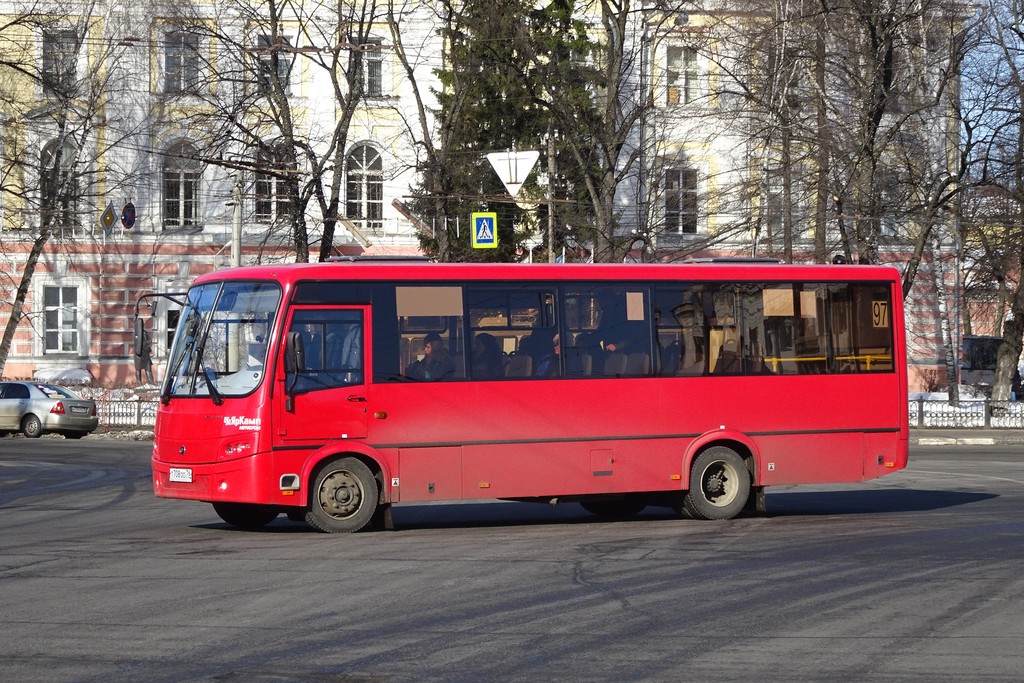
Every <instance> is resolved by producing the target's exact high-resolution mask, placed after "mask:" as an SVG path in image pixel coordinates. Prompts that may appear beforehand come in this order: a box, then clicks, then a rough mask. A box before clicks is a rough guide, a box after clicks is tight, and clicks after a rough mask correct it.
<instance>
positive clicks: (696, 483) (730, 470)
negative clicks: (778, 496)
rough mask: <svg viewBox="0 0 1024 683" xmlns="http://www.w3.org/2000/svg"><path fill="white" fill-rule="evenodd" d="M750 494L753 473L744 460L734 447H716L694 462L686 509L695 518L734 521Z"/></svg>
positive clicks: (685, 497) (691, 469)
mask: <svg viewBox="0 0 1024 683" xmlns="http://www.w3.org/2000/svg"><path fill="white" fill-rule="evenodd" d="M749 495H750V472H749V471H748V470H747V466H746V464H745V463H744V462H743V458H741V457H740V456H739V454H738V453H737V452H736V451H734V450H732V449H731V448H726V447H725V446H715V447H713V448H709V449H708V450H706V451H704V452H703V453H701V454H700V455H698V456H697V457H696V459H694V461H693V465H692V466H691V467H690V490H689V491H687V492H686V495H685V496H684V497H683V510H684V512H686V513H687V514H688V515H690V516H691V517H693V518H694V519H732V518H733V517H735V516H736V515H738V514H739V513H740V511H741V510H742V509H743V506H744V505H746V503H747V496H749Z"/></svg>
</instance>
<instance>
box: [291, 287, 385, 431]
mask: <svg viewBox="0 0 1024 683" xmlns="http://www.w3.org/2000/svg"><path fill="white" fill-rule="evenodd" d="M368 313H369V311H368V309H366V308H364V307H338V306H335V307H330V308H322V307H316V308H314V307H296V308H294V309H293V310H292V315H291V318H290V320H289V321H288V324H287V327H286V330H287V332H286V333H285V343H284V344H282V345H281V349H280V354H281V355H280V357H279V358H278V363H277V368H278V370H277V374H276V382H277V386H276V387H275V391H274V406H275V407H274V417H275V421H276V423H277V424H275V425H274V432H275V435H276V437H277V439H280V440H282V441H291V442H295V441H311V442H319V443H323V442H325V441H333V440H335V439H360V438H365V437H366V426H367V410H368V408H367V405H368V401H367V377H366V376H367V373H366V346H367V344H366V342H367V339H368V335H367V330H366V322H367V321H368V320H369V315H368Z"/></svg>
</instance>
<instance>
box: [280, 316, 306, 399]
mask: <svg viewBox="0 0 1024 683" xmlns="http://www.w3.org/2000/svg"><path fill="white" fill-rule="evenodd" d="M305 369H306V347H305V345H304V344H303V342H302V335H301V334H299V333H298V332H289V333H288V334H287V335H286V336H285V338H284V370H285V380H284V393H285V399H284V409H285V410H286V411H288V412H289V413H293V412H295V385H296V383H298V381H299V373H300V372H302V371H303V370H305Z"/></svg>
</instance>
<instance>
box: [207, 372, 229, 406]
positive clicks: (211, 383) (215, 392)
mask: <svg viewBox="0 0 1024 683" xmlns="http://www.w3.org/2000/svg"><path fill="white" fill-rule="evenodd" d="M203 379H204V380H206V388H207V389H209V390H210V398H212V399H213V405H215V406H219V405H222V404H223V403H224V399H223V398H222V397H221V395H220V390H219V389H217V375H215V374H214V372H213V370H211V369H210V368H206V367H204V368H203Z"/></svg>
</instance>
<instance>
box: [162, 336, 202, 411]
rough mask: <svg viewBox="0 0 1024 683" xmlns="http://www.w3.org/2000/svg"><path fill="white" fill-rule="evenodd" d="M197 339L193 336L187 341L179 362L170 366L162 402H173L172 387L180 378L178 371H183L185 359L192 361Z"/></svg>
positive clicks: (165, 380) (165, 379) (165, 403)
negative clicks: (176, 378)
mask: <svg viewBox="0 0 1024 683" xmlns="http://www.w3.org/2000/svg"><path fill="white" fill-rule="evenodd" d="M195 343H196V338H195V335H193V336H192V337H191V338H189V339H187V340H186V341H185V344H184V347H183V348H182V349H181V354H180V355H179V356H178V359H177V362H175V363H174V365H170V366H168V368H167V376H166V377H165V378H164V383H163V386H161V387H160V402H161V403H163V404H164V405H167V404H169V403H170V402H171V386H172V385H173V384H174V378H175V377H177V376H178V370H179V369H181V366H182V364H183V363H184V362H185V359H186V358H188V359H190V360H189V362H190V363H191V354H192V347H194V346H195Z"/></svg>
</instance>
